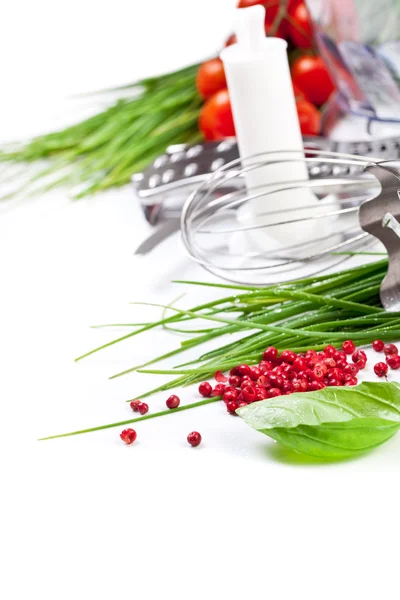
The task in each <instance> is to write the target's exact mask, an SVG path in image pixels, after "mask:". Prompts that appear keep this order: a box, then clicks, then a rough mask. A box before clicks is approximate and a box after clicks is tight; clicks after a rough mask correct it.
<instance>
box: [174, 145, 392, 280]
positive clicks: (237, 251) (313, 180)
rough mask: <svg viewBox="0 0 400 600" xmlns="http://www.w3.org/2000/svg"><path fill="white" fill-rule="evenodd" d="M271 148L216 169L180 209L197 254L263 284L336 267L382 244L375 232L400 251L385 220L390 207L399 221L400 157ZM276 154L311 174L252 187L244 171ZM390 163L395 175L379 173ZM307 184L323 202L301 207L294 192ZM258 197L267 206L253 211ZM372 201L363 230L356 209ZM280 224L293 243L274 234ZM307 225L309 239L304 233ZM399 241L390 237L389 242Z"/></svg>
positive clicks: (231, 274) (215, 268)
mask: <svg viewBox="0 0 400 600" xmlns="http://www.w3.org/2000/svg"><path fill="white" fill-rule="evenodd" d="M272 154H273V155H274V158H273V160H272V161H271V155H270V154H268V153H265V154H261V155H257V156H253V157H250V158H247V159H244V160H243V159H242V160H240V159H237V160H235V161H233V162H231V163H230V164H228V165H226V166H225V167H222V168H221V169H220V170H218V171H217V172H215V173H214V174H213V175H212V176H210V177H209V179H208V180H207V181H206V182H205V183H203V184H202V185H201V186H200V187H199V188H198V189H197V190H196V191H194V192H193V193H192V194H191V196H190V197H189V199H188V200H187V202H186V204H185V206H184V209H183V212H182V220H181V229H182V238H183V242H184V245H185V247H186V249H187V252H188V254H189V255H190V256H191V258H192V259H193V260H195V261H196V262H198V263H199V264H201V265H202V266H203V267H205V268H206V269H208V270H209V271H211V272H212V273H214V274H216V275H218V276H220V277H223V278H225V279H228V280H230V281H234V282H238V283H248V284H258V285H263V284H268V283H272V282H274V283H275V282H277V281H284V280H289V279H294V278H298V277H299V276H307V275H313V274H315V273H317V272H321V271H324V270H326V269H332V268H333V267H336V266H337V265H338V264H340V263H342V262H343V261H345V260H347V259H348V258H349V255H351V253H354V252H358V251H365V250H368V249H369V247H371V246H372V245H374V244H376V239H375V237H373V236H376V238H378V239H379V240H381V241H382V242H383V243H384V245H385V246H386V248H387V250H388V251H389V254H391V253H395V252H397V251H398V250H397V246H399V244H400V242H398V243H397V242H396V244H394V242H393V243H392V244H388V243H387V234H386V233H382V228H383V225H382V223H383V218H384V216H385V215H386V213H390V214H391V215H392V216H393V217H394V219H397V218H398V217H400V212H397V211H396V210H395V205H396V202H400V201H399V199H398V197H397V193H395V191H396V190H395V187H396V186H395V184H394V181H395V180H394V177H395V175H393V168H395V165H398V166H400V161H395V162H391V163H388V162H382V161H380V159H379V158H369V157H365V156H355V155H349V154H344V153H335V152H329V151H321V150H308V151H307V155H306V157H304V156H303V155H302V153H298V158H293V153H291V152H290V153H284V152H283V153H281V158H280V159H277V158H276V153H275V152H274V153H272ZM276 160H280V161H281V163H282V164H284V165H285V167H286V168H287V169H290V168H291V165H292V164H293V163H296V162H298V161H301V162H303V164H305V165H306V167H307V170H308V174H309V179H308V180H305V181H299V182H289V183H288V182H286V181H282V183H281V184H279V185H277V184H276V183H274V184H266V185H262V186H258V187H257V188H252V189H248V188H247V187H246V185H245V182H244V178H245V173H246V172H248V171H249V170H253V169H254V170H256V169H263V170H264V171H265V168H266V167H268V165H270V164H271V163H272V162H275V161H276ZM369 165H372V166H371V167H369ZM386 165H389V166H386ZM366 167H368V169H367V168H366ZM377 169H378V170H377ZM388 169H389V172H390V173H391V174H392V176H391V177H390V178H389V176H387V177H386V178H385V177H383V176H381V177H379V174H381V173H382V171H383V172H386V170H388ZM396 181H397V180H396ZM389 184H390V185H389ZM381 185H382V194H381V195H379V192H380V190H381ZM304 187H305V188H307V189H310V190H312V192H313V194H315V196H316V197H317V198H318V204H317V208H315V206H314V205H312V206H311V207H300V208H299V207H298V206H296V194H297V193H298V191H299V189H303V188H304ZM398 187H399V189H400V183H399V186H398ZM229 188H230V190H229ZM226 189H228V190H229V191H225V190H226ZM221 190H222V191H221ZM288 191H291V193H292V195H293V207H292V208H290V209H285V210H284V211H282V210H281V209H280V206H279V196H280V194H282V193H285V194H287V192H288ZM260 200H262V203H263V206H264V209H263V210H262V211H261V212H259V214H258V215H257V216H256V217H254V211H252V210H251V209H250V205H251V203H255V202H257V203H258V205H260ZM367 200H369V202H368V203H367V204H366V205H365V208H363V211H362V214H363V215H367V217H365V219H364V217H363V222H362V225H363V226H365V227H366V228H368V229H366V230H365V231H364V230H363V229H361V227H360V223H359V220H358V213H359V208H360V206H361V205H362V203H363V202H365V201H367ZM389 200H390V201H389ZM385 202H386V204H385ZM385 206H387V209H384V207H385ZM366 207H368V210H367V208H366ZM370 209H371V210H372V209H373V212H370ZM399 209H400V204H399ZM371 215H372V216H371ZM276 228H286V229H287V230H288V231H289V232H290V237H291V242H290V243H289V244H282V243H280V242H279V240H277V239H276V236H274V234H273V230H274V229H276ZM304 229H306V230H307V237H306V239H303V238H304V236H303V232H304ZM299 233H300V235H298V234H299ZM369 233H372V234H373V235H369ZM393 239H394V238H393V236H391V238H390V240H393ZM299 240H300V241H299ZM394 246H396V247H395V248H394ZM381 250H383V249H381ZM349 253H350V254H349ZM393 255H394V256H396V255H395V254H393ZM392 289H393V284H392Z"/></svg>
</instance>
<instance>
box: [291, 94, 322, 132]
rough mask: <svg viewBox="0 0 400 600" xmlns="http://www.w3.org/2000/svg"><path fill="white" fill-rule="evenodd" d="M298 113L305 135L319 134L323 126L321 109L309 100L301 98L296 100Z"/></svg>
mask: <svg viewBox="0 0 400 600" xmlns="http://www.w3.org/2000/svg"><path fill="white" fill-rule="evenodd" d="M296 108H297V114H298V116H299V122H300V129H301V133H302V134H303V135H318V134H319V132H320V128H321V115H320V112H319V110H318V109H317V108H316V107H315V106H314V104H311V102H307V100H299V101H298V102H296Z"/></svg>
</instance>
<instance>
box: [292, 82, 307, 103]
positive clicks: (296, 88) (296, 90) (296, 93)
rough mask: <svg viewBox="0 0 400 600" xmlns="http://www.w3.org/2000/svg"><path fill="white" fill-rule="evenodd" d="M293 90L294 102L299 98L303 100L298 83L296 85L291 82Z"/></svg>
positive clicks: (302, 93)
mask: <svg viewBox="0 0 400 600" xmlns="http://www.w3.org/2000/svg"><path fill="white" fill-rule="evenodd" d="M292 84H293V92H294V97H295V98H296V102H298V101H299V100H305V98H304V92H302V90H301V89H300V88H299V86H298V85H296V84H295V83H293V81H292Z"/></svg>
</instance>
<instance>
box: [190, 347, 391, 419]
mask: <svg viewBox="0 0 400 600" xmlns="http://www.w3.org/2000/svg"><path fill="white" fill-rule="evenodd" d="M372 347H373V348H374V350H376V351H377V352H382V351H384V353H385V355H386V356H385V359H386V363H382V362H379V363H377V365H375V367H374V372H375V374H376V375H377V376H378V377H386V374H387V372H388V367H390V368H391V369H399V368H400V356H399V355H398V354H397V352H398V350H397V347H396V346H395V345H394V344H386V345H385V344H383V342H381V340H375V341H374V343H373V344H372ZM366 364H367V355H366V353H365V352H364V351H363V350H357V349H356V347H355V344H354V342H353V341H352V340H346V341H345V342H343V344H342V349H340V350H339V349H337V348H334V346H331V345H329V346H326V348H325V349H324V350H323V351H322V352H316V351H315V350H309V351H308V352H306V353H304V354H303V353H300V354H296V353H295V352H293V351H292V350H284V351H283V352H281V353H280V354H279V352H278V350H277V349H276V348H274V347H269V348H267V349H266V350H265V352H264V355H263V360H262V361H261V362H260V363H259V364H258V365H254V366H249V365H246V364H242V365H238V366H237V367H234V368H233V369H231V370H230V372H229V379H228V381H227V385H225V384H223V383H221V381H222V377H223V376H222V375H221V373H220V372H219V371H218V372H217V373H216V375H215V379H216V381H217V382H218V383H217V385H216V386H215V387H214V388H212V386H211V385H210V384H209V383H208V382H203V383H201V384H200V386H199V392H200V394H201V395H202V396H203V397H209V396H222V400H223V401H224V402H225V404H226V408H227V411H228V412H229V413H231V414H235V413H236V409H237V408H241V407H242V406H247V405H248V404H251V403H252V402H258V401H259V400H266V399H268V398H275V397H277V396H286V395H288V394H291V393H293V392H314V391H317V390H321V389H323V388H324V387H327V386H342V385H343V386H351V385H357V383H358V378H357V375H358V373H359V372H360V371H361V370H362V369H364V368H365V366H366Z"/></svg>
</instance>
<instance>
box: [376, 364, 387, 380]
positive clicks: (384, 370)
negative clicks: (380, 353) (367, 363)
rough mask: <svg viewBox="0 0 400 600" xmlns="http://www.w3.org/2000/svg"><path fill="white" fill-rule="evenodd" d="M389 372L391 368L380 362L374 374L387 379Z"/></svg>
mask: <svg viewBox="0 0 400 600" xmlns="http://www.w3.org/2000/svg"><path fill="white" fill-rule="evenodd" d="M388 370H389V368H388V366H387V365H386V364H385V363H384V362H378V363H376V365H374V373H375V375H377V376H378V377H385V375H386V373H387V372H388Z"/></svg>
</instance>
